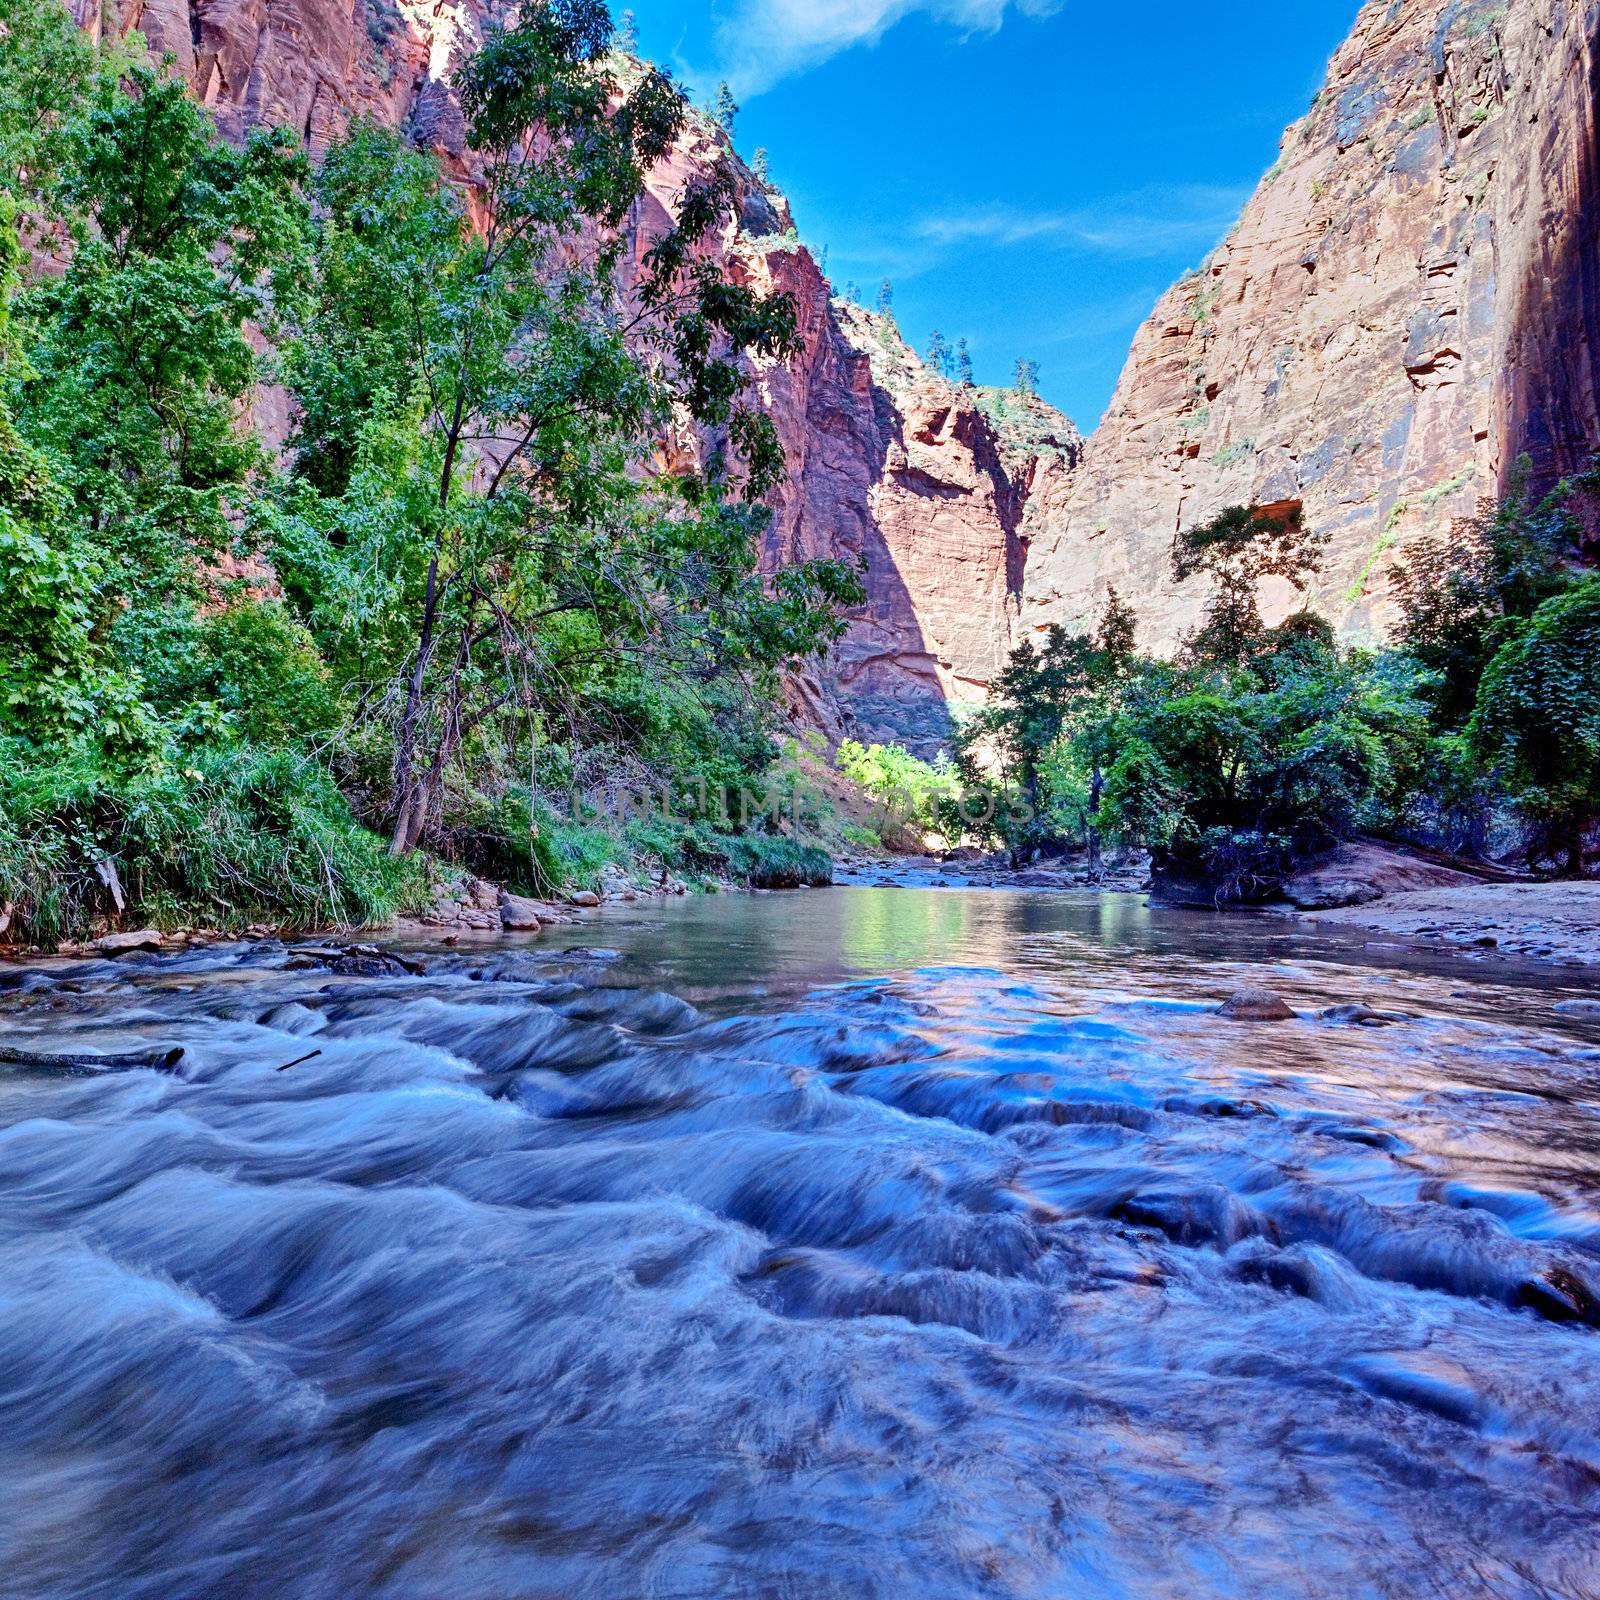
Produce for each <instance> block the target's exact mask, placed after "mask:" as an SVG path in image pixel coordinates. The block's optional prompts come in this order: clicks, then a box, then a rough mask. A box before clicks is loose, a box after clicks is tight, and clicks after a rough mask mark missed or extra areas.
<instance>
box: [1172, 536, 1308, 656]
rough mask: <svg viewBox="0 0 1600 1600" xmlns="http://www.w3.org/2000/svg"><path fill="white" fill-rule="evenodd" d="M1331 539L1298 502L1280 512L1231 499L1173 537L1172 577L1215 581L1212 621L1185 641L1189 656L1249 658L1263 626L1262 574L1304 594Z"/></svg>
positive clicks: (1210, 604)
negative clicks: (1313, 525) (1311, 521)
mask: <svg viewBox="0 0 1600 1600" xmlns="http://www.w3.org/2000/svg"><path fill="white" fill-rule="evenodd" d="M1326 543H1327V536H1326V535H1325V534H1323V533H1320V532H1317V531H1315V530H1313V529H1310V528H1308V527H1307V526H1306V525H1305V521H1304V519H1303V517H1302V516H1301V512H1300V507H1299V506H1298V505H1295V506H1292V507H1290V508H1289V509H1287V510H1284V511H1281V512H1280V511H1275V510H1273V509H1272V508H1267V509H1262V508H1260V507H1255V506H1230V507H1229V508H1228V509H1227V510H1226V511H1223V512H1221V513H1220V514H1219V515H1218V516H1216V517H1213V518H1212V519H1211V521H1210V522H1207V523H1204V524H1202V525H1201V526H1200V527H1197V528H1188V529H1183V530H1181V531H1180V532H1179V533H1178V535H1177V536H1176V538H1175V539H1174V540H1173V544H1172V575H1173V577H1174V579H1175V580H1176V581H1177V582H1179V583H1184V582H1187V581H1188V580H1189V579H1190V578H1193V577H1196V576H1203V577H1205V578H1208V579H1209V580H1210V583H1211V597H1210V600H1209V601H1208V603H1207V607H1206V620H1205V622H1204V623H1203V624H1202V625H1201V627H1200V628H1199V629H1198V630H1197V631H1196V632H1195V633H1193V634H1192V635H1191V636H1190V637H1189V639H1188V640H1187V641H1186V644H1185V648H1186V650H1187V652H1188V654H1189V655H1190V657H1191V658H1192V659H1194V660H1196V661H1199V662H1202V663H1207V664H1211V665H1216V666H1240V665H1243V664H1244V662H1245V661H1246V660H1247V659H1248V658H1249V656H1250V653H1251V652H1252V651H1253V650H1254V649H1255V648H1256V647H1257V645H1258V644H1259V643H1260V641H1261V639H1262V637H1263V635H1264V633H1265V627H1264V624H1263V623H1262V620H1261V610H1260V606H1259V604H1258V603H1257V599H1256V595H1257V591H1258V590H1259V588H1260V585H1261V582H1262V580H1263V579H1265V578H1282V579H1285V580H1286V581H1287V582H1289V583H1291V584H1292V585H1293V586H1294V587H1295V588H1296V589H1298V590H1300V591H1301V593H1304V592H1305V588H1306V584H1307V582H1308V580H1309V579H1310V577H1311V575H1312V574H1313V573H1315V572H1316V571H1317V570H1318V568H1319V567H1320V566H1321V563H1322V553H1323V550H1324V547H1325V546H1326Z"/></svg>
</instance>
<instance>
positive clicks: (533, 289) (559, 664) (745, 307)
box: [272, 4, 860, 851]
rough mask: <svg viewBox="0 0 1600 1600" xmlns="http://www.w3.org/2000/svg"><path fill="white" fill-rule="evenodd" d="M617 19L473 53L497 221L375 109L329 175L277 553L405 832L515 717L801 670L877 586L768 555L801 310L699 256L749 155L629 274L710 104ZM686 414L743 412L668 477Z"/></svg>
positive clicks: (564, 714) (581, 19) (568, 717)
mask: <svg viewBox="0 0 1600 1600" xmlns="http://www.w3.org/2000/svg"><path fill="white" fill-rule="evenodd" d="M604 15H605V10H604V7H603V6H594V5H589V4H573V5H570V6H565V7H561V8H550V9H540V8H535V9H533V10H530V11H529V12H528V13H527V14H526V15H525V16H524V17H523V18H522V19H521V20H520V21H518V22H517V23H516V25H515V26H513V27H511V28H509V29H505V30H501V31H492V32H491V33H490V35H489V37H488V38H487V39H486V41H485V43H484V45H483V47H482V49H481V50H480V51H479V53H478V54H477V55H476V56H475V57H473V58H472V59H471V60H470V61H469V62H468V63H467V64H466V65H465V67H464V68H463V69H462V73H461V76H460V81H459V88H460V92H461V96H462V104H463V109H464V111H465V113H466V115H467V118H468V126H469V137H470V140H471V142H472V143H473V145H474V147H475V148H476V149H477V151H478V152H479V154H480V157H481V158H482V159H483V161H484V163H485V176H484V181H483V184H482V186H481V188H480V192H479V194H478V196H477V204H476V214H475V220H476V222H477V227H469V226H468V221H467V218H466V216H465V214H464V212H463V210H462V205H461V202H460V199H459V198H458V196H457V193H456V191H455V190H454V188H453V187H452V186H451V185H449V184H448V183H447V182H446V181H445V179H444V178H443V176H442V174H441V173H440V172H439V170H438V168H437V165H436V164H435V163H434V162H433V160H432V159H431V158H429V157H427V156H424V155H421V154H418V153H416V152H413V151H410V150H407V149H405V148H403V147H402V146H401V145H400V143H399V142H398V141H397V140H396V139H395V138H394V137H393V136H392V135H390V134H387V133H383V132H380V131H378V130H376V129H373V128H370V127H364V128H357V129H356V130H355V131H354V132H353V133H352V135H351V137H350V138H349V139H348V140H346V141H345V142H344V143H343V144H341V145H339V146H336V147H335V148H334V149H333V150H332V151H331V152H330V153H329V156H328V158H327V161H326V163H325V165H324V167H323V170H322V173H321V174H320V178H319V183H318V196H319V199H320V201H321V204H322V207H323V210H324V215H325V221H324V223H323V226H322V228H321V231H320V236H319V240H318V247H317V251H316V258H315V263H314V270H313V274H312V284H311V291H310V293H309V294H308V295H307V296H306V297H305V300H304V302H303V309H302V311H301V312H300V314H299V317H298V326H297V338H296V341H295V343H294V345H293V347H292V350H291V354H290V360H289V371H290V376H291V379H292V382H293V385H294V389H295V393H296V395H297V398H298V399H299V401H300V404H301V407H302V423H301V427H300V430H299V433H298V435H297V439H296V444H297V446H298V455H297V460H296V469H297V474H298V476H299V478H300V479H301V487H300V488H299V489H298V490H297V491H296V492H295V493H293V494H291V495H289V496H287V497H285V499H284V500H283V502H282V505H281V508H280V512H279V514H278V516H277V519H276V521H275V524H274V527H273V536H272V549H273V553H274V559H275V561H276V563H277V565H278V567H279V569H280V570H281V571H282V572H283V573H284V574H285V579H286V583H287V585H288V587H289V589H290V592H291V594H292V595H293V596H294V597H295V599H296V602H297V604H299V605H300V606H301V608H302V610H303V612H304V614H305V615H306V617H307V620H308V621H309V622H310V624H311V626H312V628H313V630H314V631H315V632H316V634H317V636H318V639H319V643H320V644H321V646H322V648H323V650H324V651H325V653H327V654H328V655H329V656H330V657H331V658H333V659H335V660H336V661H337V662H340V663H342V664H343V666H344V670H346V671H348V673H349V675H350V682H351V686H352V693H353V696H354V698H355V699H356V700H357V701H358V703H360V704H361V705H362V706H363V707H366V708H368V710H369V711H370V714H371V715H372V716H373V717H374V718H375V720H376V721H377V722H378V723H380V724H381V725H382V726H383V728H384V730H385V737H387V738H388V739H389V740H390V741H391V742H392V747H393V762H392V780H391V783H390V785H389V789H390V795H389V799H388V802H387V803H388V806H389V809H390V812H391V815H392V818H393V822H392V842H393V848H395V849H396V850H397V851H404V850H407V849H409V848H411V847H413V846H414V845H415V844H416V843H418V842H419V841H420V840H421V838H422V837H423V835H424V832H425V831H426V830H427V828H428V827H429V826H430V825H433V826H438V825H440V824H441V823H442V811H441V807H443V806H444V804H445V799H444V790H445V787H446V783H447V779H448V776H449V774H450V773H451V772H452V771H453V770H455V769H456V768H458V767H459V766H460V764H461V763H462V762H463V761H466V760H469V759H471V758H474V757H476V756H477V755H478V754H479V753H481V752H482V751H483V750H484V749H485V748H487V747H488V746H489V745H497V746H499V747H501V748H505V747H507V746H508V745H510V744H512V743H515V742H517V741H518V740H521V741H522V742H524V743H525V744H530V745H531V742H532V740H533V738H534V734H533V732H532V731H531V730H533V729H534V728H536V727H537V725H538V724H539V723H540V722H541V721H542V720H548V719H551V718H556V719H559V720H561V721H564V722H565V723H566V724H567V725H568V727H569V729H570V730H571V732H572V734H573V735H574V737H576V738H578V739H580V740H581V739H582V738H584V737H585V736H592V735H593V733H594V731H595V726H596V724H597V723H603V722H605V721H607V720H626V719H627V718H628V716H629V715H630V710H631V708H630V705H629V701H630V700H638V699H640V698H644V699H649V698H650V697H651V696H650V694H649V693H648V692H647V689H646V686H647V685H649V684H656V685H664V686H665V687H664V689H663V691H662V692H663V693H664V694H665V696H666V698H667V699H668V700H670V701H673V702H675V703H677V704H679V705H681V704H683V703H684V702H686V701H688V700H690V699H694V698H702V699H703V698H705V697H706V695H707V693H708V686H709V685H711V684H712V683H713V682H714V681H716V680H718V679H721V680H722V681H723V682H727V681H728V680H732V679H741V680H742V681H743V682H744V684H745V686H746V689H747V690H748V691H749V692H750V693H751V694H752V695H754V694H755V693H756V692H757V691H758V690H759V691H766V692H767V693H769V694H770V681H769V680H770V677H771V674H772V673H773V672H774V671H775V670H776V669H777V668H778V667H779V666H780V665H781V664H782V663H783V662H785V661H788V660H791V659H793V658H795V657H797V656H800V655H804V654H807V653H809V652H811V651H813V650H815V649H818V648H820V647H822V646H824V645H825V644H826V643H828V642H829V641H830V640H831V639H832V638H833V637H834V636H835V634H836V631H837V624H836V622H835V621H834V617H833V608H834V607H835V606H837V605H839V604H842V603H851V602H853V601H854V599H855V598H856V597H857V596H858V595H859V592H860V591H859V586H858V584H857V583H856V580H855V578H854V575H853V573H851V572H849V571H847V570H846V569H844V568H842V567H839V566H838V565H836V564H833V563H827V562H813V563H807V564H800V565H796V566H792V567H788V568H785V569H783V570H781V571H779V572H777V573H775V574H772V575H770V576H768V577H766V578H763V576H762V575H761V574H760V573H759V572H758V571H757V569H756V555H755V551H756V546H757V542H758V540H759V536H760V533H761V531H762V529H763V527H764V525H765V522H766V516H767V513H766V512H765V510H764V509H763V508H761V507H760V506H759V504H758V503H757V501H758V498H759V496H760V495H761V494H762V493H764V492H765V491H766V490H767V489H768V488H769V487H770V486H771V485H772V484H773V483H774V482H775V481H776V479H777V476H778V474H779V472H780V470H781V462H782V457H781V452H780V451H779V450H778V447H777V443H776V435H775V434H774V432H773V429H772V425H771V422H770V419H768V418H767V417H766V416H765V415H763V414H762V413H761V412H760V411H759V410H758V409H757V408H756V407H754V406H752V405H751V404H749V403H748V402H747V401H746V400H745V399H743V398H742V396H743V392H744V390H745V388H746V387H747V379H746V377H745V375H744V372H743V371H742V369H741V368H740V366H739V365H738V364H737V358H738V357H740V356H741V355H742V354H745V353H748V354H750V355H754V356H757V357H763V358H774V357H782V356H784V355H787V354H788V353H789V352H790V351H791V350H792V349H793V347H794V339H795V334H794V312H793V307H792V305H791V304H790V302H789V301H788V300H787V299H786V298H785V297H783V296H781V295H772V296H763V295H761V294H759V293H757V292H756V291H754V290H752V289H750V288H748V287H745V286H741V285H738V284H735V283H733V282H732V281H731V280H729V279H727V278H726V277H725V276H724V275H723V272H722V270H721V268H720V267H718V266H717V265H716V264H715V263H714V262H713V261H711V260H709V259H707V258H704V257H702V256H700V255H698V254H697V253H696V246H697V245H698V243H699V241H700V240H702V239H703V238H705V237H706V236H707V235H708V234H709V233H710V232H711V230H712V229H714V228H715V227H717V226H718V225H719V224H720V222H721V220H722V219H723V218H724V217H726V216H727V215H728V214H730V211H731V209H732V207H733V205H734V203H735V200H736V185H735V181H734V176H733V172H732V169H731V167H729V166H727V165H724V166H721V167H719V168H718V169H716V170H715V171H714V172H713V173H712V174H711V175H710V176H709V177H707V178H706V179H704V180H700V181H697V182H695V183H693V184H692V185H691V187H690V189H689V191H688V192H687V193H686V194H685V195H684V196H683V198H682V202H681V204H680V207H679V221H678V225H677V226H676V228H674V229H673V230H672V231H670V232H669V233H667V234H665V235H663V236H662V237H660V238H658V239H656V240H655V241H654V242H653V243H652V244H651V245H650V247H649V249H648V250H647V251H646V252H645V256H644V272H643V277H642V279H641V280H640V281H639V282H638V283H637V285H636V286H634V287H633V288H632V289H631V290H624V288H623V286H621V285H620V284H619V282H618V280H617V275H616V266H617V247H616V238H615V230H616V228H617V227H618V226H619V225H620V224H621V223H622V221H623V220H624V218H625V216H626V215H627V213H628V211H629V209H630V207H631V206H632V204H633V202H634V200H635V199H636V198H637V196H638V195H639V193H640V192H641V190H642V185H643V176H644V172H645V170H646V169H647V168H648V167H649V166H651V165H652V164H653V163H654V162H656V161H657V160H658V159H659V158H660V157H661V156H662V154H663V153H664V152H665V151H666V149H667V148H668V147H669V146H670V144H671V143H672V140H673V139H674V138H675V137H676V135H677V133H678V131H679V130H680V129H681V127H682V126H683V122H684V118H685V117H686V115H687V106H686V104H685V102H684V101H683V98H682V96H681V94H680V93H679V92H678V90H677V88H676V87H675V86H674V85H673V84H672V83H671V81H670V80H669V79H667V78H666V77H665V76H664V75H663V74H661V73H659V72H655V71H654V70H652V71H649V72H647V73H646V74H645V75H644V77H643V78H642V80H641V81H639V82H638V83H637V84H636V85H635V86H634V87H633V89H632V90H631V91H630V93H629V94H628V96H627V98H626V99H625V100H624V101H623V103H622V105H621V106H620V107H614V106H613V105H612V102H611V92H612V86H611V83H610V80H609V79H608V78H607V77H606V75H605V73H604V72H603V71H602V70H600V66H599V63H600V61H601V58H602V57H603V54H604V49H605V41H606V40H607V39H608V38H609V32H608V29H606V28H602V27H601V25H600V19H602V18H604ZM540 131H542V133H543V135H544V137H543V138H542V139H541V138H538V137H535V135H536V132H540ZM641 347H642V348H643V349H644V350H645V351H646V352H647V353H648V356H649V359H648V360H647V361H645V362H641V361H640V360H639V359H638V358H637V355H636V351H637V350H638V349H639V348H641ZM685 417H687V418H689V419H692V420H693V421H695V422H697V423H698V424H700V425H701V426H702V427H703V428H705V429H707V430H709V431H710V433H711V435H712V441H713V445H712V448H711V449H710V451H709V454H708V459H707V464H706V467H705V469H704V471H702V472H699V473H696V472H680V473H678V474H676V475H674V476H655V477H652V475H651V473H650V472H648V471H647V470H646V461H647V457H648V455H649V453H650V450H651V447H652V445H653V443H654V441H655V440H656V439H657V438H658V437H659V436H660V435H661V434H662V433H664V432H668V431H670V430H671V429H672V428H673V427H675V426H677V425H679V423H680V422H681V420H682V419H683V418H685ZM485 455H487V457H488V461H487V462H486V464H485V465H484V466H483V468H482V469H481V470H479V469H477V468H476V467H475V466H474V463H475V462H476V461H478V460H479V459H480V458H483V457H484V456H485ZM736 461H737V463H738V464H740V465H742V475H741V474H740V472H739V471H738V470H737V468H736ZM491 463H492V464H491ZM719 697H720V701H721V706H722V710H723V712H726V711H727V710H728V697H727V695H726V694H720V693H719V694H713V695H712V698H719ZM569 742H570V741H569ZM527 758H528V759H529V760H530V761H531V760H533V759H534V756H533V752H532V750H531V748H530V749H529V750H528V752H527Z"/></svg>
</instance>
